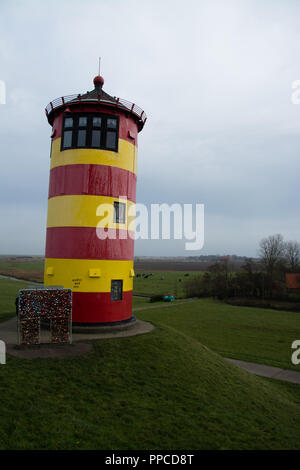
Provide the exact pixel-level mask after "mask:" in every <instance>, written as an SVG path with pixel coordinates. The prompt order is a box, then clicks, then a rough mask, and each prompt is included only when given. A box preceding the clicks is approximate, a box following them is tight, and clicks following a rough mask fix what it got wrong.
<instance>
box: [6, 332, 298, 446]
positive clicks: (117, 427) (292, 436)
mask: <svg viewBox="0 0 300 470" xmlns="http://www.w3.org/2000/svg"><path fill="white" fill-rule="evenodd" d="M29 378H30V380H29ZM0 403H1V405H0V420H1V427H0V449H171V450H172V449H289V448H293V449H300V427H299V420H300V404H299V401H297V400H296V399H295V398H294V392H293V391H292V390H288V391H287V390H285V389H284V388H281V389H280V387H278V386H277V385H274V384H273V383H271V382H268V381H265V380H264V379H262V378H259V377H256V376H253V375H250V374H248V373H247V372H245V371H243V370H241V369H238V368H237V367H235V366H233V365H231V364H229V363H227V362H225V361H224V360H223V359H222V358H221V357H220V356H218V355H217V354H215V353H213V352H211V351H209V350H207V348H205V347H204V346H202V345H201V344H200V343H199V342H198V341H197V340H195V339H193V338H191V337H190V336H187V335H186V334H183V333H179V332H178V331H177V330H176V329H174V328H172V327H167V326H161V327H160V326H158V327H157V328H156V330H154V332H152V333H150V334H147V335H143V336H136V337H131V338H122V339H113V340H103V341H96V342H94V350H93V352H92V353H90V354H89V355H87V356H83V357H81V358H74V359H68V360H54V359H51V360H50V359H48V360H46V359H44V360H38V359H36V360H32V361H29V360H21V359H16V358H11V357H9V358H8V361H7V365H6V366H4V367H1V369H0Z"/></svg>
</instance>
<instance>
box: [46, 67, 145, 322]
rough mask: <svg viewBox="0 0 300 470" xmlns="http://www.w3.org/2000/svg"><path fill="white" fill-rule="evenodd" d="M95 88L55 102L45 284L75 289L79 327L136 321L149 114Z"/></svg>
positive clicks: (98, 83)
mask: <svg viewBox="0 0 300 470" xmlns="http://www.w3.org/2000/svg"><path fill="white" fill-rule="evenodd" d="M103 84H104V80H103V78H102V77H101V76H99V75H98V76H97V77H95V78H94V86H95V88H94V90H93V91H91V92H87V93H86V94H82V95H80V94H79V95H71V96H65V97H62V98H58V99H57V100H54V101H52V102H51V103H50V104H49V105H48V106H47V108H46V115H47V118H48V122H49V124H50V125H51V126H52V136H51V139H52V143H51V164H50V182H49V199H48V218H47V236H46V261H45V273H44V284H45V286H52V285H60V286H63V287H64V288H70V289H72V291H73V323H75V324H81V325H95V324H105V323H114V324H116V323H118V322H127V321H130V320H131V319H132V287H133V277H134V270H133V257H134V237H133V233H132V231H134V225H133V223H132V222H133V219H134V216H133V214H134V207H135V198H136V172H137V135H138V132H139V131H141V130H142V128H143V126H144V124H145V121H146V115H145V113H144V112H143V111H142V110H141V109H140V108H139V107H138V106H136V105H135V104H132V103H129V102H128V101H125V100H123V99H120V98H116V97H112V96H110V95H108V94H107V93H105V92H104V91H103V89H102V87H103Z"/></svg>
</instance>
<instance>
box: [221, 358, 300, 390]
mask: <svg viewBox="0 0 300 470" xmlns="http://www.w3.org/2000/svg"><path fill="white" fill-rule="evenodd" d="M225 359H226V361H229V362H232V363H233V364H235V365H236V366H238V367H241V368H242V369H245V370H247V371H248V372H251V373H252V374H255V375H261V376H262V377H268V378H270V379H276V380H285V381H286V382H293V383H295V384H300V372H297V371H295V370H288V369H281V368H280V367H273V366H266V365H264V364H256V363H255V362H246V361H240V360H238V359H229V358H227V357H226V358H225Z"/></svg>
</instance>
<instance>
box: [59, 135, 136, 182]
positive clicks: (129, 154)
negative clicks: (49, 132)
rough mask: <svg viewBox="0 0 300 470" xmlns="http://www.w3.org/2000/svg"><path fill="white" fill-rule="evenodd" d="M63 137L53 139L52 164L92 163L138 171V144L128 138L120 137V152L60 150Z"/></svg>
mask: <svg viewBox="0 0 300 470" xmlns="http://www.w3.org/2000/svg"><path fill="white" fill-rule="evenodd" d="M60 144H61V137H58V138H57V139H55V140H53V142H52V150H51V166H50V168H51V169H52V168H55V167H57V166H63V165H76V164H80V163H81V164H82V163H83V164H84V163H86V164H90V165H108V166H115V167H117V168H122V169H124V170H128V171H131V172H132V173H135V174H136V172H137V151H136V146H135V145H134V144H131V143H130V142H128V141H127V140H124V139H119V150H118V152H112V151H110V150H101V149H70V150H63V151H62V152H61V151H60Z"/></svg>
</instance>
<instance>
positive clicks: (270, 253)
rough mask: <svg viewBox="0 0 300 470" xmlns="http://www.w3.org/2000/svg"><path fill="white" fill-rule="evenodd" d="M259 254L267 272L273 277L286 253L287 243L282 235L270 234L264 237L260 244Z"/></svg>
mask: <svg viewBox="0 0 300 470" xmlns="http://www.w3.org/2000/svg"><path fill="white" fill-rule="evenodd" d="M259 254H260V259H261V262H262V264H263V266H264V268H265V270H266V272H267V273H268V274H269V275H270V277H271V279H272V278H273V273H274V271H275V269H276V268H277V266H278V265H279V264H280V262H281V261H282V259H283V257H284V254H285V243H284V240H283V237H282V235H280V234H277V235H270V236H269V237H267V238H263V239H262V240H261V241H260V244H259Z"/></svg>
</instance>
